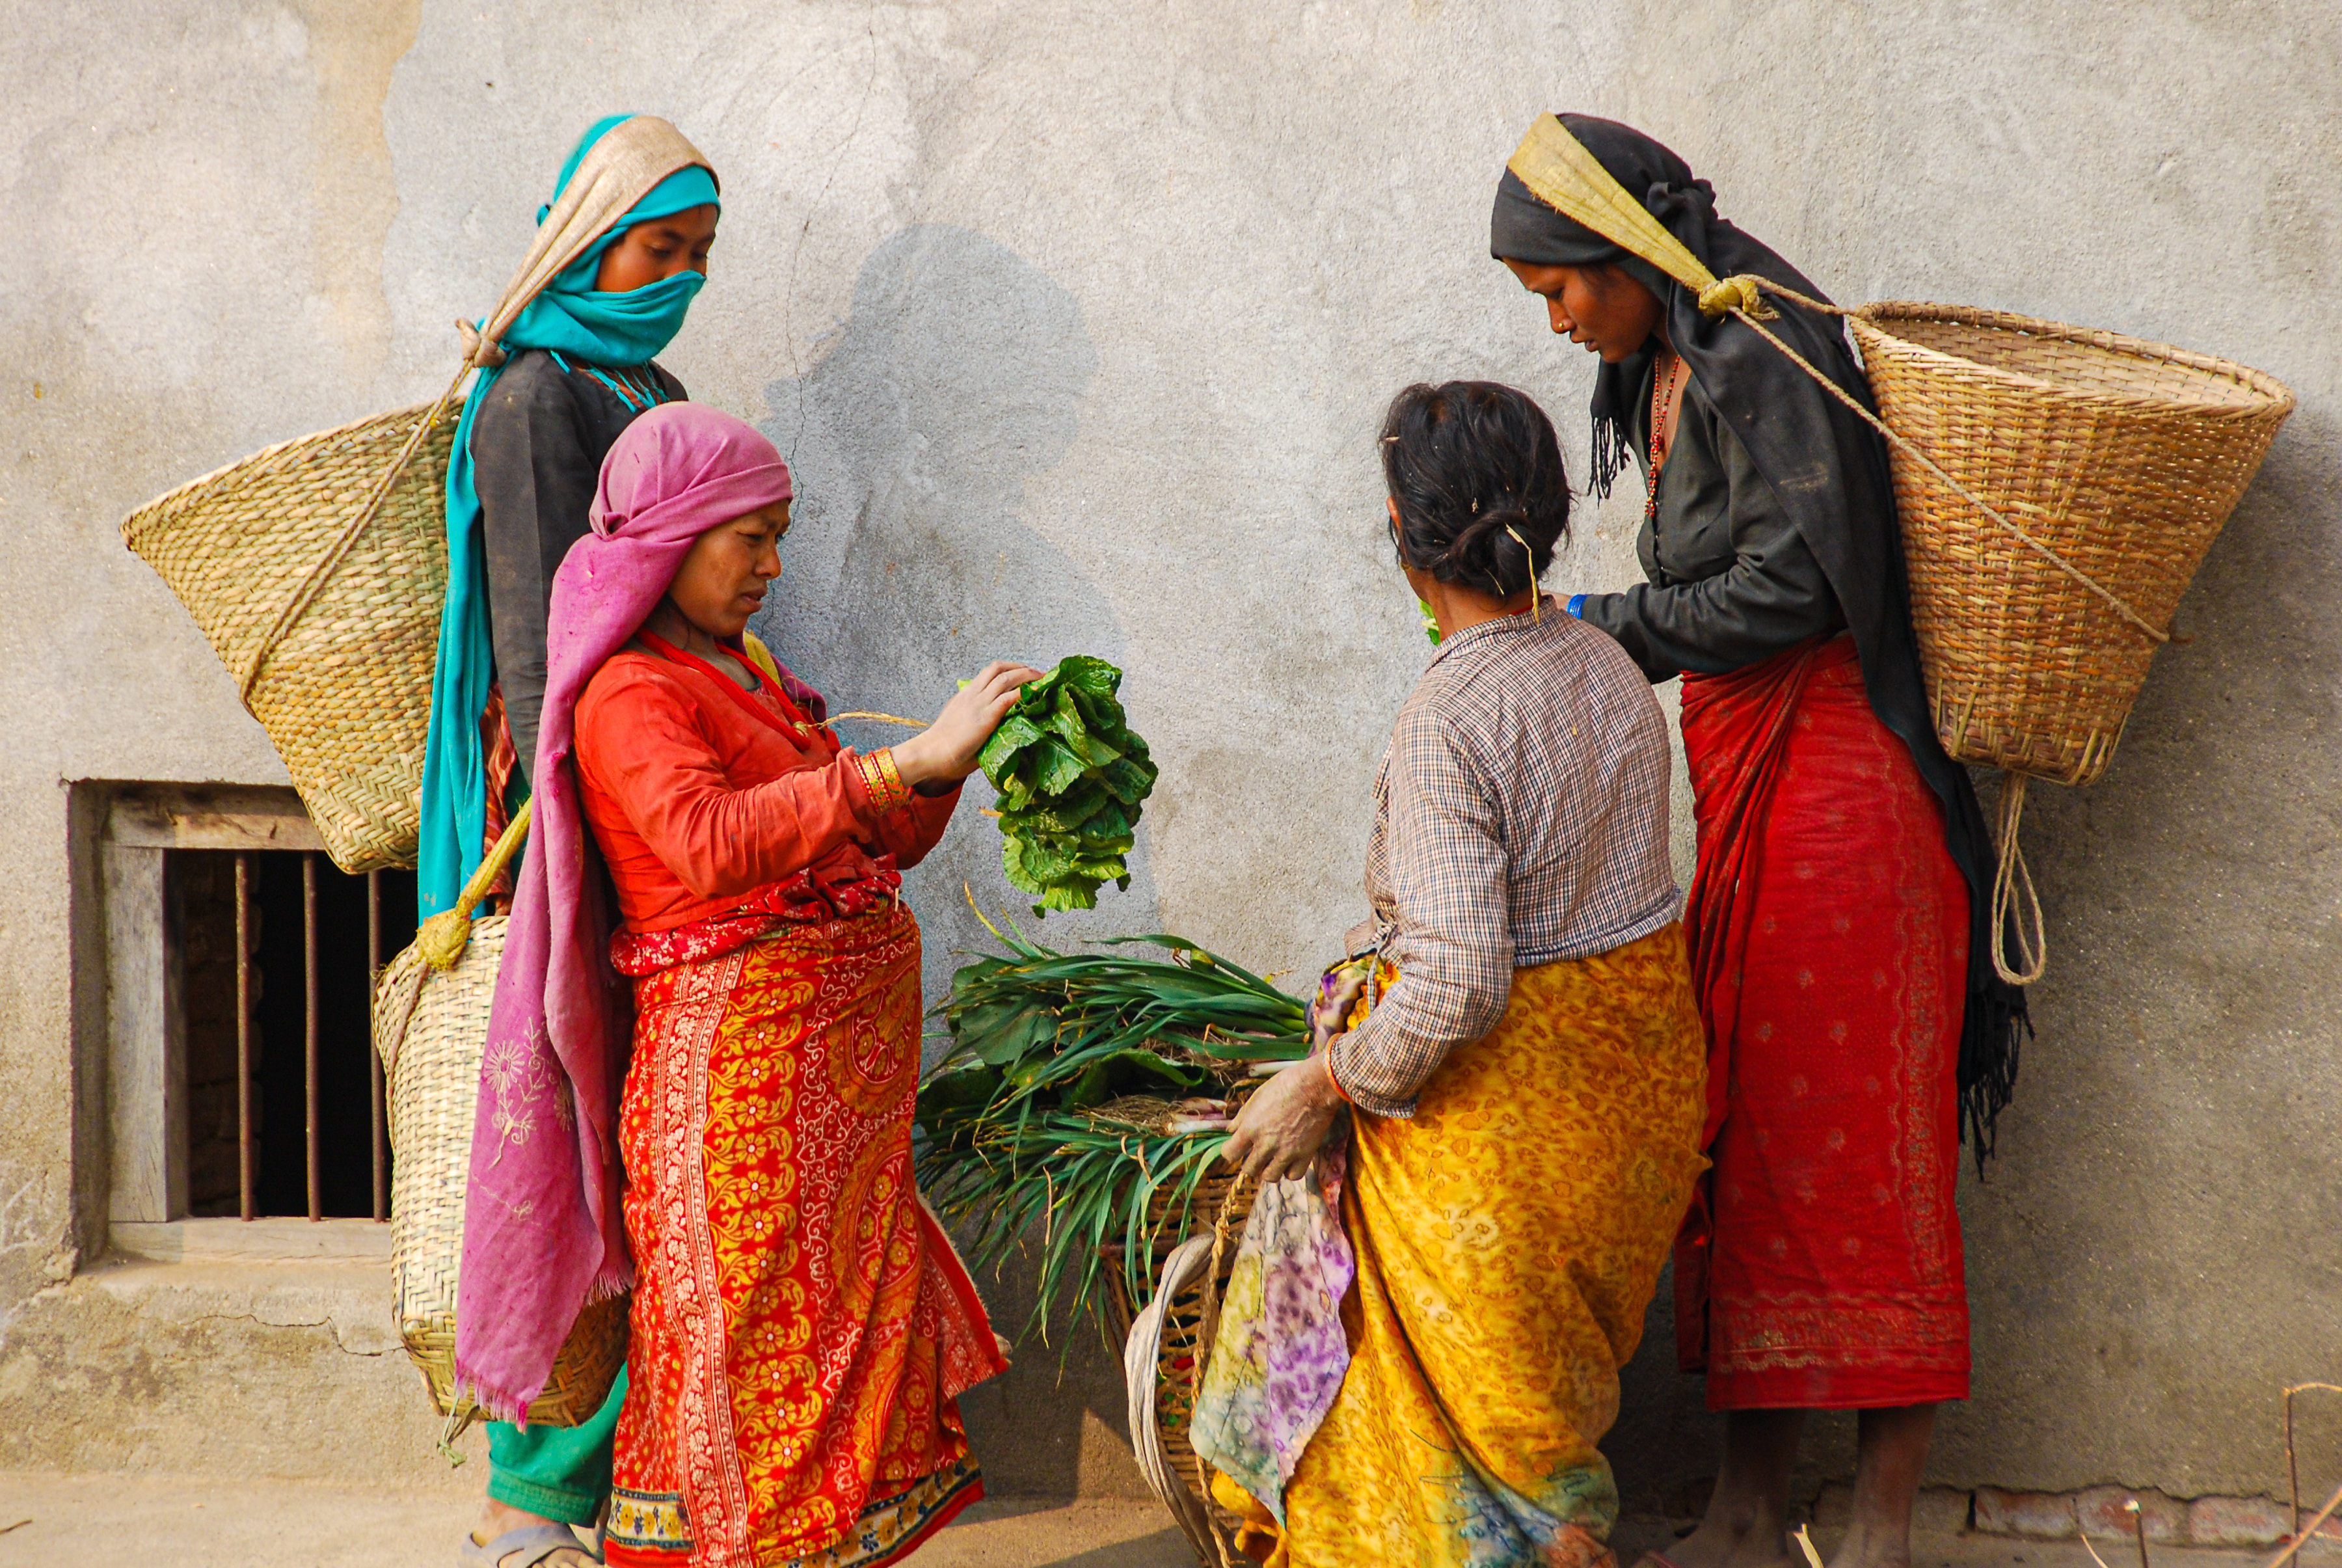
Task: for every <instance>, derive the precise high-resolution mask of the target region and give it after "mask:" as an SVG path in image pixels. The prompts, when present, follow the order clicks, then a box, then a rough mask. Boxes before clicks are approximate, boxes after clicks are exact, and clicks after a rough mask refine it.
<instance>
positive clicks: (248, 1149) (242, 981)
mask: <svg viewBox="0 0 2342 1568" xmlns="http://www.w3.org/2000/svg"><path fill="white" fill-rule="evenodd" d="M259 1155H260V1151H259V1148H258V1146H257V1145H255V1143H254V1142H253V1139H252V857H251V856H250V855H248V854H240V855H238V856H236V858H235V1171H236V1193H237V1210H238V1212H240V1213H241V1214H242V1215H243V1216H244V1217H245V1219H247V1220H252V1219H256V1218H258V1217H259V1212H260V1210H259V1205H258V1203H257V1202H256V1201H255V1196H254V1189H255V1188H256V1187H257V1186H258V1185H259V1184H260V1171H259Z"/></svg>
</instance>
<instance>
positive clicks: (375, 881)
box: [366, 871, 390, 1221]
mask: <svg viewBox="0 0 2342 1568" xmlns="http://www.w3.org/2000/svg"><path fill="white" fill-rule="evenodd" d="M381 973H382V873H381V872H380V871H368V872H367V873H366V1000H367V1002H368V1004H369V1011H371V1004H372V1002H373V1000H374V983H375V977H376V976H378V975H379V974H381ZM369 1021H371V1020H369ZM366 1061H367V1063H368V1069H367V1073H366V1086H367V1102H366V1104H367V1111H368V1120H367V1122H366V1125H367V1127H368V1129H369V1131H370V1133H371V1136H372V1137H373V1140H374V1143H373V1148H374V1217H375V1219H376V1220H383V1221H386V1220H388V1219H389V1218H390V1117H389V1107H388V1105H387V1104H386V1102H385V1098H384V1095H385V1087H384V1084H383V1072H382V1049H381V1047H380V1045H379V1044H377V1043H376V1041H375V1038H374V1030H372V1029H368V1030H366Z"/></svg>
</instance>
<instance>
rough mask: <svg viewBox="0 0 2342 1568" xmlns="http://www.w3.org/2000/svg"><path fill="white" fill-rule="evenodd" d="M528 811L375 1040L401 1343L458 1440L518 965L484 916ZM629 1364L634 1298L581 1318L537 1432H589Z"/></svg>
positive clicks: (400, 963) (404, 970) (421, 935)
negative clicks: (483, 1170) (507, 1013)
mask: <svg viewBox="0 0 2342 1568" xmlns="http://www.w3.org/2000/svg"><path fill="white" fill-rule="evenodd" d="M528 819H529V808H528V807H526V806H524V807H522V808H521V809H520V811H519V812H518V813H517V814H516V815H515V817H514V819H513V821H512V825H511V826H510V827H508V828H507V829H505V834H504V837H503V838H502V839H499V840H498V841H497V843H496V846H495V849H494V850H493V851H491V852H490V854H489V855H488V857H487V859H485V860H484V861H482V862H481V866H480V869H479V871H478V872H477V873H475V875H474V876H473V878H472V880H471V881H470V883H468V884H467V885H466V886H465V889H464V891H463V894H462V896H461V897H460V898H459V899H458V900H456V904H455V908H454V909H453V910H448V911H447V912H445V913H444V914H437V915H434V916H432V917H431V919H430V920H426V921H425V922H424V927H423V930H420V931H418V932H416V933H415V941H414V943H413V944H412V945H411V946H409V947H408V948H406V949H405V951H403V952H401V953H400V954H399V955H398V956H397V957H396V958H395V959H393V960H390V962H389V963H387V964H385V965H384V966H383V970H382V975H381V977H380V978H379V979H378V980H376V981H375V992H374V1039H375V1050H377V1051H379V1052H380V1054H381V1057H382V1060H383V1065H384V1070H385V1074H386V1075H387V1077H388V1080H389V1089H390V1146H391V1171H392V1178H391V1192H390V1251H391V1271H392V1275H393V1279H394V1289H395V1297H396V1306H395V1316H396V1318H397V1320H398V1335H399V1338H400V1340H401V1341H403V1342H405V1346H406V1353H407V1357H408V1359H410V1360H411V1361H413V1362H414V1363H415V1370H416V1371H418V1372H421V1373H422V1374H423V1382H424V1386H425V1388H426V1389H427V1390H428V1391H429V1392H430V1395H431V1402H432V1405H433V1407H434V1408H435V1409H436V1410H437V1411H438V1412H439V1413H440V1414H441V1415H443V1416H445V1417H447V1418H448V1420H447V1425H448V1430H449V1432H450V1433H451V1435H452V1434H453V1433H454V1432H460V1431H461V1430H462V1429H463V1428H464V1427H465V1426H468V1425H469V1424H470V1423H471V1422H473V1421H475V1420H476V1419H477V1418H478V1417H479V1415H480V1414H481V1413H482V1412H480V1410H479V1407H478V1406H477V1405H475V1403H474V1402H473V1401H472V1399H471V1396H470V1394H469V1393H468V1392H465V1391H464V1390H461V1389H459V1388H457V1386H456V1383H455V1315H456V1312H457V1310H458V1307H459V1302H458V1292H457V1289H456V1286H457V1280H456V1273H457V1268H458V1265H459V1264H460V1263H461V1262H462V1261H463V1256H464V1203H465V1196H466V1194H467V1193H468V1192H469V1191H470V1189H471V1180H472V1124H473V1121H474V1120H475V1116H476V1114H477V1112H478V1110H479V1103H480V1060H481V1058H482V1056H483V1055H484V1054H485V1048H486V1043H487V1038H488V1004H489V1001H490V1000H491V999H492V998H493V997H494V996H495V989H496V967H497V964H498V963H499V961H500V960H502V959H503V957H504V946H505V917H504V916H502V915H480V916H477V917H476V918H475V916H474V915H473V913H472V911H473V910H475V908H477V907H478V905H479V902H480V900H482V899H483V898H485V896H486V894H487V890H489V889H490V888H491V887H493V886H494V885H495V880H496V878H497V876H498V875H499V874H501V873H502V872H503V870H504V869H505V866H506V865H507V864H509V863H510V861H511V859H512V857H513V856H514V855H515V854H517V853H518V852H519V849H520V846H521V843H522V840H523V839H524V837H525V835H526V833H527V831H528ZM625 1364H626V1298H624V1297H613V1298H610V1299H608V1300H605V1301H600V1302H594V1303H593V1304H591V1305H589V1306H587V1307H586V1310H585V1311H584V1312H580V1313H579V1314H578V1317H577V1322H576V1323H575V1325H574V1326H573V1327H572V1328H571V1330H570V1332H569V1338H568V1340H567V1341H566V1342H565V1343H564V1344H563V1345H562V1347H561V1354H560V1356H559V1358H558V1359H557V1360H556V1361H555V1363H554V1368H553V1375H552V1377H551V1379H550V1380H549V1381H548V1382H546V1384H545V1390H544V1392H541V1393H539V1394H538V1395H537V1397H536V1398H535V1401H533V1402H531V1403H530V1405H529V1407H528V1419H529V1421H530V1422H531V1423H533V1424H534V1423H538V1422H542V1423H543V1424H545V1425H546V1426H577V1425H580V1424H582V1423H584V1422H586V1421H587V1420H588V1419H590V1418H591V1417H592V1416H593V1415H594V1413H595V1412H596V1411H598V1410H600V1409H601V1408H602V1402H603V1401H604V1400H605V1399H606V1398H607V1397H608V1396H609V1392H610V1387H611V1384H612V1383H613V1382H616V1379H617V1375H618V1369H619V1368H620V1367H622V1366H624V1365H625Z"/></svg>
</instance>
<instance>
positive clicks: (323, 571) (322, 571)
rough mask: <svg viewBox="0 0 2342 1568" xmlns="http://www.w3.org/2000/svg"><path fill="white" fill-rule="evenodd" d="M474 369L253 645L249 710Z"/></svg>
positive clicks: (240, 692)
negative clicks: (283, 647) (287, 642)
mask: <svg viewBox="0 0 2342 1568" xmlns="http://www.w3.org/2000/svg"><path fill="white" fill-rule="evenodd" d="M471 373H472V360H471V359H470V358H469V357H466V358H465V361H464V367H463V368H462V369H460V370H458V371H456V372H455V379H454V380H453V381H450V382H449V383H447V390H445V392H442V393H440V394H439V400H438V401H437V402H435V403H434V404H432V405H431V407H430V409H429V411H428V412H426V413H425V415H424V416H423V417H422V419H421V420H419V421H418V422H417V423H416V424H415V428H414V430H413V431H411V432H410V433H409V434H408V435H407V437H406V444H405V446H403V447H399V449H398V455H397V456H396V457H393V458H391V460H390V463H389V466H388V467H385V468H384V469H383V472H382V477H381V478H379V479H376V480H375V485H374V488H373V490H372V491H370V492H369V493H368V494H367V496H366V499H365V506H363V507H360V508H358V510H357V513H356V515H355V517H353V518H350V520H349V521H348V522H347V523H345V524H344V525H343V526H342V531H341V533H340V534H339V535H338V536H336V537H335V540H334V542H333V544H332V546H331V547H330V548H327V549H326V551H325V554H324V555H323V556H321V557H319V558H318V559H317V563H316V565H315V566H313V567H311V568H309V570H308V572H307V574H306V575H305V576H304V577H303V578H302V579H301V586H300V587H298V588H295V589H294V590H293V597H292V598H288V599H286V600H285V607H284V608H282V609H280V610H278V611H277V612H276V618H275V620H273V621H271V622H270V623H269V626H268V630H267V632H266V634H265V635H264V636H263V637H262V638H261V639H260V641H259V642H258V644H256V645H255V647H254V648H253V650H252V653H251V656H250V657H249V658H246V659H245V666H244V669H243V671H242V672H241V673H240V674H239V675H238V676H237V677H236V681H235V695H236V698H237V699H238V700H240V701H241V702H243V704H244V705H245V707H246V708H250V707H251V706H252V688H253V683H254V682H255V681H257V680H258V679H259V678H260V667H261V666H262V665H264V664H265V663H267V662H268V656H269V655H270V654H272V653H274V652H275V651H276V645H277V644H278V643H279V642H281V641H283V640H284V638H285V633H286V632H288V631H290V630H292V629H293V625H294V623H295V621H297V620H299V619H300V618H301V617H302V615H303V614H304V613H305V611H306V610H307V609H308V608H309V606H310V604H311V603H312V602H313V601H315V598H316V597H317V593H318V590H319V589H321V588H324V587H325V584H326V582H327V581H328V580H329V579H330V578H332V577H333V575H334V570H335V568H337V567H339V566H340V565H341V564H342V558H343V557H345V556H346V555H348V554H349V553H350V547H351V546H352V545H355V544H356V543H357V542H358V536H359V535H361V534H363V533H365V529H366V525H367V524H368V523H371V522H373V521H374V519H375V517H376V516H377V515H378V514H379V513H380V512H381V511H382V506H383V503H384V502H385V501H386V500H388V499H389V498H390V491H391V487H392V486H394V485H395V484H397V483H398V477H399V475H401V474H403V473H405V471H406V464H407V460H408V459H409V458H411V457H414V456H415V450H416V448H418V447H421V446H422V445H423V437H425V436H427V435H429V434H430V433H431V429H432V427H434V426H435V425H436V424H438V423H439V417H440V416H441V415H442V414H445V412H446V411H447V403H448V400H449V399H450V398H452V397H455V388H456V387H460V386H462V385H463V384H464V377H466V376H468V375H470V374H471Z"/></svg>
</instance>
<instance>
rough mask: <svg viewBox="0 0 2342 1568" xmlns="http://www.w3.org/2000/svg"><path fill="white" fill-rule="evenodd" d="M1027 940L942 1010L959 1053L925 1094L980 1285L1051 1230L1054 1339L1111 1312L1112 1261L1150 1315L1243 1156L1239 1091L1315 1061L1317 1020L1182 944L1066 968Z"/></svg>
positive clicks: (1045, 1300)
mask: <svg viewBox="0 0 2342 1568" xmlns="http://www.w3.org/2000/svg"><path fill="white" fill-rule="evenodd" d="M986 924H987V925H989V924H990V922H989V921H987V922H986ZM1010 930H1011V933H1012V934H1010V935H1006V936H1004V935H1002V934H1001V932H1000V931H999V930H997V929H996V928H995V929H994V930H993V934H994V935H995V936H996V937H999V938H1000V940H1001V941H1002V943H1003V944H1004V945H1005V946H1006V947H1007V948H1008V950H1009V953H1010V956H1008V957H1006V958H996V957H985V958H979V959H977V960H976V961H975V962H974V963H971V964H968V965H966V967H965V968H963V969H961V970H959V972H958V973H957V974H956V975H954V976H953V977H952V991H951V999H950V1000H948V1001H946V1002H945V1003H944V1004H943V1006H941V1007H940V1008H937V1009H936V1012H937V1013H938V1014H940V1015H941V1016H942V1018H943V1020H944V1022H945V1024H946V1027H947V1028H948V1029H949V1030H950V1031H951V1037H952V1050H951V1052H950V1054H949V1055H947V1056H946V1058H945V1059H944V1061H943V1063H942V1065H941V1066H940V1067H938V1068H937V1070H936V1072H935V1074H934V1075H933V1076H932V1077H930V1078H929V1079H928V1080H927V1081H926V1084H924V1085H923V1086H922V1087H921V1088H920V1090H919V1101H918V1106H919V1109H918V1118H919V1123H920V1126H921V1127H922V1128H923V1129H924V1130H925V1131H926V1142H925V1144H924V1146H923V1147H922V1149H921V1151H920V1155H919V1184H920V1186H921V1188H922V1190H923V1191H926V1194H927V1196H928V1197H929V1199H930V1200H931V1201H934V1202H935V1204H936V1207H937V1209H939V1210H940V1211H942V1212H943V1213H944V1214H945V1215H946V1217H947V1218H949V1219H951V1220H953V1221H958V1222H961V1223H963V1224H965V1225H966V1234H967V1235H968V1236H969V1237H970V1242H969V1247H968V1258H969V1261H970V1262H971V1263H973V1264H975V1265H976V1266H978V1267H984V1266H987V1265H996V1264H998V1263H999V1262H1000V1261H1002V1260H1003V1259H1005V1258H1006V1256H1007V1255H1008V1254H1009V1253H1010V1252H1011V1251H1015V1249H1016V1244H1017V1241H1018V1239H1019V1238H1020V1236H1021V1235H1023V1233H1024V1232H1026V1231H1027V1230H1028V1229H1032V1228H1035V1227H1040V1228H1042V1229H1043V1231H1044V1240H1043V1242H1042V1248H1041V1269H1040V1288H1039V1299H1038V1302H1037V1304H1036V1308H1035V1311H1034V1318H1035V1321H1036V1322H1046V1321H1047V1320H1048V1319H1049V1318H1050V1317H1051V1316H1052V1315H1053V1314H1054V1313H1055V1312H1056V1310H1057V1308H1058V1307H1059V1305H1061V1304H1062V1305H1065V1306H1066V1307H1069V1308H1072V1309H1076V1310H1078V1309H1080V1308H1083V1307H1089V1308H1092V1309H1096V1308H1097V1307H1098V1306H1100V1304H1101V1303H1100V1302H1099V1299H1098V1297H1097V1295H1096V1288H1097V1286H1098V1284H1099V1283H1100V1281H1101V1274H1102V1269H1103V1267H1104V1265H1103V1262H1102V1252H1101V1249H1105V1248H1116V1249H1119V1251H1121V1254H1122V1267H1123V1270H1124V1280H1125V1282H1126V1285H1127V1286H1128V1290H1129V1295H1128V1299H1129V1300H1130V1301H1131V1302H1134V1303H1136V1302H1144V1301H1145V1300H1146V1296H1147V1294H1148V1292H1150V1291H1151V1290H1152V1288H1153V1282H1152V1281H1151V1280H1150V1279H1149V1278H1148V1277H1147V1271H1148V1263H1149V1258H1150V1248H1151V1244H1152V1242H1153V1241H1154V1240H1155V1231H1156V1229H1157V1228H1158V1226H1169V1227H1172V1228H1174V1229H1184V1228H1185V1225H1186V1213H1185V1210H1186V1205H1187V1202H1188V1200H1189V1199H1190V1198H1191V1197H1192V1196H1193V1194H1194V1192H1195V1190H1196V1185H1197V1183H1199V1182H1200V1181H1202V1180H1203V1179H1204V1177H1205V1176H1206V1174H1207V1173H1208V1172H1209V1171H1210V1169H1211V1166H1212V1164H1213V1162H1214V1161H1215V1160H1216V1158H1217V1156H1218V1154H1219V1151H1220V1146H1221V1145H1222V1144H1223V1143H1225V1142H1226V1141H1227V1126H1228V1116H1229V1111H1228V1096H1229V1093H1230V1091H1231V1090H1232V1089H1234V1088H1235V1087H1236V1085H1238V1084H1240V1083H1242V1082H1243V1081H1246V1079H1247V1078H1248V1077H1249V1076H1250V1070H1251V1066H1252V1064H1253V1063H1255V1062H1258V1061H1288V1060H1294V1059H1296V1058H1298V1057H1301V1056H1305V1055H1306V1054H1307V1053H1308V1047H1309V1035H1308V1025H1307V1019H1306V1012H1305V1010H1304V1008H1303V1005H1302V1003H1301V1001H1300V1000H1298V999H1296V998H1294V997H1290V996H1287V995H1286V994H1285V993H1284V992H1283V991H1280V990H1277V989H1276V987H1275V986H1273V985H1271V984H1269V983H1268V981H1267V980H1264V979H1262V978H1261V977H1260V976H1258V975H1256V974H1254V973H1252V972H1251V971H1249V970H1244V969H1240V968H1238V967H1237V966H1236V965H1234V964H1231V963H1229V962H1228V961H1226V960H1225V959H1219V958H1216V957H1214V956H1213V955H1212V954H1210V953H1207V952H1206V951H1204V950H1202V949H1200V948H1198V947H1196V945H1195V944H1194V943H1192V942H1189V941H1186V940H1183V939H1181V938H1178V937H1172V936H1146V937H1128V938H1124V939H1122V940H1118V941H1114V942H1108V943H1105V944H1102V945H1103V946H1106V947H1107V948H1109V949H1116V950H1114V951H1106V952H1098V953H1061V952H1057V951H1055V950H1051V949H1048V948H1045V947H1041V946H1039V945H1038V944H1036V943H1034V942H1032V941H1029V940H1026V939H1025V938H1024V936H1023V935H1022V933H1018V932H1016V931H1015V928H1014V927H1013V926H1012V927H1011V928H1010ZM1133 946H1139V947H1146V946H1151V947H1155V948H1159V949H1165V950H1168V953H1169V956H1168V957H1167V958H1149V957H1141V956H1138V955H1136V954H1133V953H1127V952H1124V951H1120V949H1126V948H1129V947H1133ZM1158 1192H1160V1193H1164V1194H1166V1197H1167V1199H1168V1202H1167V1204H1166V1205H1165V1206H1164V1207H1165V1208H1166V1209H1167V1212H1158V1211H1157V1209H1156V1204H1155V1201H1156V1195H1157V1193H1158Z"/></svg>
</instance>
